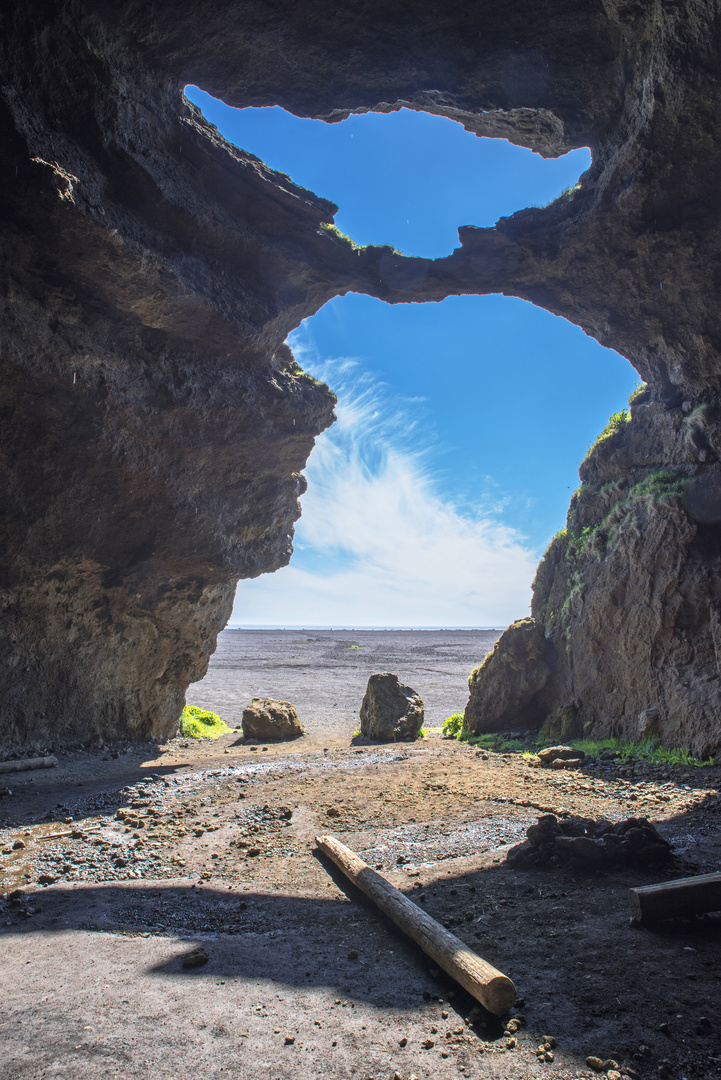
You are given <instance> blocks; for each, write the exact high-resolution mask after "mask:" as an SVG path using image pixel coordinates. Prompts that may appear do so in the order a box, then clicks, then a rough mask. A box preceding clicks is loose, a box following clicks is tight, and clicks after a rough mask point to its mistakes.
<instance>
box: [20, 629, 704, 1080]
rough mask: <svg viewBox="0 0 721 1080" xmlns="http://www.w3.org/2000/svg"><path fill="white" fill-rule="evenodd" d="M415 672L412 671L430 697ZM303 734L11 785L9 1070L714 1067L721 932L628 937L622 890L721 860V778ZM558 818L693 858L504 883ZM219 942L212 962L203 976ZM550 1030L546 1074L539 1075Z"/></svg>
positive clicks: (566, 1078)
mask: <svg viewBox="0 0 721 1080" xmlns="http://www.w3.org/2000/svg"><path fill="white" fill-rule="evenodd" d="M355 651H356V652H357V651H358V650H355ZM316 670H319V669H316ZM416 676H417V677H416V679H415V680H414V678H413V673H412V672H410V673H409V672H408V671H404V672H403V677H404V678H406V679H408V681H409V682H411V685H417V687H418V689H419V690H420V691H421V693H423V687H422V685H421V682H420V677H419V673H416ZM257 692H258V693H265V692H266V686H262V687H261V686H259V687H258V691H257ZM203 703H204V704H212V702H209V701H208V699H207V698H205V699H204V700H203ZM358 703H359V699H358ZM460 704H461V705H462V701H461V702H460ZM299 711H300V710H299ZM301 719H305V720H306V722H307V719H308V718H307V716H306V717H303V715H302V713H301ZM350 722H351V721H349V723H350ZM309 728H310V733H309V735H308V736H306V737H305V738H303V739H300V740H296V741H295V742H293V743H291V744H287V745H283V746H268V748H267V749H264V748H263V747H257V748H251V747H250V746H248V745H246V744H244V743H243V742H242V740H241V739H240V736H239V733H236V732H234V733H232V734H229V735H227V736H224V737H223V738H221V739H220V740H218V741H217V742H215V743H206V742H199V743H190V744H188V745H185V740H172V741H171V742H170V743H168V744H167V745H165V746H162V747H147V746H146V747H134V748H133V747H131V748H125V749H126V752H122V753H120V752H119V749H118V748H115V749H114V750H113V749H112V748H109V749H106V750H98V751H97V752H95V751H93V752H90V751H81V752H79V753H77V754H74V755H71V754H65V755H60V757H61V760H60V766H59V767H58V769H53V770H47V771H43V772H36V773H24V774H18V775H17V776H15V777H13V779H12V781H11V782H10V785H9V786H10V787H11V788H12V791H13V794H12V795H10V796H6V797H4V798H3V799H2V801H1V802H0V808H1V810H0V812H1V813H2V814H3V815H4V818H3V828H2V830H1V832H0V848H1V849H2V854H0V864H1V866H2V869H1V870H0V879H1V880H2V892H3V894H4V895H5V896H6V899H5V900H4V901H0V922H1V923H2V927H1V929H0V935H1V936H0V950H1V953H0V955H2V961H3V962H2V967H1V968H0V982H1V984H2V997H1V998H0V1038H1V1039H2V1045H3V1054H2V1061H1V1063H0V1077H2V1078H3V1080H26V1078H27V1080H29V1078H31V1077H32V1078H36V1077H38V1078H39V1077H43V1078H45V1077H47V1078H50V1077H53V1078H55V1077H67V1078H73V1080H76V1078H79V1080H84V1078H90V1077H93V1078H94V1077H99V1076H105V1075H109V1076H119V1077H123V1078H126V1077H127V1078H129V1077H132V1078H135V1077H148V1078H155V1077H171V1076H172V1077H176V1076H177V1075H178V1074H179V1073H180V1072H182V1073H184V1074H187V1075H191V1076H193V1077H197V1078H206V1077H216V1076H217V1077H220V1075H221V1073H222V1075H223V1076H224V1077H225V1076H230V1077H233V1076H236V1077H244V1078H245V1077H248V1078H251V1077H253V1078H255V1077H260V1078H267V1080H277V1078H283V1080H285V1078H288V1080H290V1078H291V1077H292V1078H293V1080H298V1078H305V1077H324V1078H325V1077H328V1078H332V1077H336V1078H338V1080H350V1078H353V1080H368V1078H370V1077H373V1078H374V1080H378V1078H379V1077H383V1078H388V1080H392V1078H393V1077H394V1075H395V1074H396V1073H397V1074H398V1075H399V1076H400V1077H401V1078H402V1080H409V1078H410V1077H411V1076H413V1075H415V1076H416V1077H418V1078H419V1080H425V1078H428V1080H430V1078H440V1080H446V1078H450V1077H459V1076H468V1077H497V1078H508V1080H523V1078H534V1080H541V1078H545V1080H573V1078H576V1077H590V1076H593V1075H596V1074H595V1073H594V1072H593V1070H592V1069H591V1068H589V1067H588V1066H587V1065H586V1064H585V1061H586V1058H587V1057H588V1056H589V1055H593V1056H596V1057H598V1058H599V1059H601V1060H602V1061H605V1062H609V1061H611V1060H613V1061H615V1062H616V1063H618V1065H619V1067H620V1069H619V1071H621V1072H622V1073H623V1072H625V1074H626V1075H627V1076H630V1077H633V1076H640V1077H642V1078H643V1080H649V1078H656V1077H670V1078H672V1080H680V1078H682V1077H686V1078H688V1080H707V1078H711V1077H713V1076H717V1075H721V1040H720V1039H719V1029H720V1028H721V1008H720V1004H721V985H720V983H719V975H718V972H719V964H718V960H719V953H720V952H721V932H720V929H719V919H718V917H717V916H708V917H705V918H699V919H697V920H695V921H693V922H682V923H674V924H669V925H665V926H662V927H661V928H659V929H657V930H655V931H650V930H639V929H632V928H631V927H630V925H629V917H628V916H629V908H628V900H627V890H628V888H629V886H632V885H638V884H646V883H651V882H652V881H655V880H661V879H663V878H671V877H676V876H682V875H685V874H692V873H701V872H705V871H708V870H712V869H716V868H717V867H718V855H719V844H718V828H717V821H718V815H719V812H720V809H719V808H720V806H721V803H720V802H719V798H718V794H717V789H718V784H719V780H720V779H721V769H719V768H716V767H712V768H707V769H696V770H684V769H654V768H651V767H648V766H643V767H636V768H635V769H625V768H622V767H619V766H617V765H616V764H614V763H612V762H608V763H603V764H595V763H590V764H587V765H586V766H585V767H584V769H583V770H581V771H579V772H563V771H561V772H553V771H551V770H545V769H541V768H538V767H535V765H534V763H531V762H528V761H526V760H524V758H523V756H522V755H520V754H488V753H486V752H481V751H475V750H473V749H470V748H469V747H467V746H464V745H462V744H459V743H456V742H452V741H448V740H445V739H443V738H441V736H440V735H431V736H430V737H429V738H428V739H426V740H421V741H419V742H418V743H415V744H412V745H396V746H393V745H391V746H351V745H349V733H348V732H345V733H344V734H343V735H342V736H341V735H340V734H336V735H333V733H332V732H329V731H328V730H326V731H325V732H323V731H321V732H320V733H319V732H318V731H317V730H316V731H314V730H313V724H312V723H311V724H309ZM111 752H115V753H118V757H112V756H111ZM621 772H624V773H626V774H627V775H620V773H621ZM118 810H121V816H120V818H119V817H118V816H117V812H118ZM549 812H550V813H555V814H557V815H558V816H559V817H564V816H566V815H577V816H579V817H585V818H594V819H599V818H607V819H609V820H611V821H616V820H620V819H623V818H627V817H629V816H632V815H633V816H646V817H648V818H650V819H651V820H652V821H653V822H654V824H655V825H656V827H657V828H658V829H659V831H660V833H661V834H662V835H663V836H664V837H665V838H666V839H667V840H668V841H670V842H671V844H672V847H673V852H674V859H673V861H672V862H671V863H670V864H669V865H668V866H667V867H665V868H664V869H663V870H649V869H645V868H644V869H642V868H640V867H639V868H634V867H625V868H618V869H606V870H603V871H599V870H593V869H588V868H586V867H583V866H581V865H579V866H575V867H568V866H566V867H563V866H553V865H551V866H546V867H543V868H533V869H518V868H514V867H513V866H511V865H509V864H508V863H507V861H506V855H507V852H508V851H509V850H510V848H511V847H512V846H513V845H515V844H517V843H519V841H521V840H522V839H523V838H524V836H525V831H526V829H527V828H528V827H529V826H530V825H531V824H532V823H534V822H535V821H536V819H537V818H538V816H539V815H541V814H543V813H549ZM70 819H72V820H70ZM121 819H124V820H121ZM73 830H75V832H76V835H73ZM328 832H332V833H333V834H335V835H337V836H339V837H340V838H341V839H342V841H343V842H344V843H345V844H347V845H348V846H350V847H351V848H353V849H354V850H356V851H357V852H359V853H360V854H361V855H362V857H363V858H365V859H366V861H367V862H369V863H370V864H371V865H373V866H378V867H380V868H381V872H382V873H384V875H385V876H386V877H387V878H388V879H389V880H390V881H391V882H393V883H394V884H395V885H396V886H398V887H399V888H401V889H403V891H404V892H406V893H407V895H409V896H410V897H411V898H412V899H413V900H414V901H415V902H417V903H418V904H420V905H421V906H423V907H424V909H425V910H426V911H428V912H429V913H430V914H431V915H432V916H434V917H435V918H436V919H438V920H439V921H441V922H442V923H444V925H446V926H448V927H450V928H451V929H452V930H453V931H454V932H455V933H456V934H457V935H458V936H459V937H460V938H462V939H463V940H464V941H466V942H467V943H468V944H469V945H470V946H471V947H472V948H474V949H476V950H477V951H478V952H479V953H480V954H481V955H482V956H484V957H485V958H486V959H487V960H488V961H490V962H491V963H493V964H494V965H496V966H497V967H498V968H500V969H501V970H502V971H504V972H505V973H506V974H508V975H509V976H510V977H511V978H512V979H513V980H514V982H515V984H516V987H517V991H518V994H519V998H520V1000H519V1001H518V1002H517V1005H516V1007H515V1009H514V1010H513V1012H512V1015H518V1016H521V1017H522V1018H523V1019H522V1020H521V1021H520V1026H519V1030H518V1031H517V1032H516V1033H514V1034H513V1035H511V1036H507V1035H505V1034H504V1028H505V1024H506V1021H507V1020H508V1018H507V1017H506V1018H503V1019H501V1020H498V1019H497V1018H493V1017H491V1016H489V1015H488V1014H486V1013H484V1012H483V1011H482V1010H474V1002H473V1001H472V999H471V998H470V997H469V996H468V995H467V994H466V993H465V992H464V991H462V990H461V989H460V988H459V987H458V986H456V985H454V984H453V983H452V981H451V980H450V979H448V978H447V977H446V976H445V975H443V974H442V973H440V972H438V971H437V970H436V969H435V968H434V966H433V965H432V964H431V963H430V961H429V960H428V959H427V958H426V957H425V956H424V955H423V953H422V952H421V951H420V950H419V949H418V948H417V947H416V946H415V945H413V944H411V943H409V942H408V941H406V940H405V939H404V938H403V937H402V936H401V935H400V934H399V932H398V931H397V930H395V928H394V927H392V926H391V925H390V924H389V923H387V922H386V920H385V919H383V918H382V917H380V916H379V915H378V913H377V912H376V910H375V909H374V908H372V906H371V905H370V904H369V902H368V901H366V900H365V898H363V897H362V896H360V894H358V893H356V892H355V890H353V888H352V887H351V886H349V885H347V884H346V883H345V882H344V880H343V879H342V877H341V876H340V874H339V873H338V871H337V870H335V868H333V867H332V866H330V865H329V864H327V863H326V862H325V861H324V860H323V859H322V857H320V856H319V855H318V854H317V852H316V851H315V848H314V837H315V836H316V835H317V834H319V833H328ZM56 833H65V834H70V835H63V836H53V834H56ZM18 841H20V842H22V843H23V844H24V845H25V846H24V847H17V848H14V847H13V844H15V843H17V842H18ZM43 881H45V882H51V883H49V884H46V885H43V884H41V882H43ZM18 888H20V890H21V893H22V895H21V896H20V897H18V896H13V892H14V890H16V889H18ZM199 946H200V947H202V948H204V949H205V950H207V952H208V955H209V959H208V961H207V963H205V964H201V965H200V966H197V967H192V968H187V969H183V966H182V964H183V957H184V956H186V955H187V954H189V953H190V952H192V950H194V949H195V948H197V947H199ZM356 952H357V956H354V954H355V953H356ZM546 1035H548V1036H552V1037H553V1039H555V1042H556V1045H555V1047H553V1048H552V1050H551V1051H550V1052H551V1053H552V1054H553V1060H552V1061H548V1060H544V1061H539V1059H538V1054H537V1049H538V1047H539V1045H540V1044H541V1040H542V1038H543V1036H546ZM513 1039H515V1040H516V1042H515V1045H513V1042H512V1040H513ZM402 1040H407V1042H406V1043H405V1044H404V1045H403V1046H402V1045H401V1042H402ZM424 1043H430V1044H432V1045H426V1046H424Z"/></svg>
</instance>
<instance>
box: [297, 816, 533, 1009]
mask: <svg viewBox="0 0 721 1080" xmlns="http://www.w3.org/2000/svg"><path fill="white" fill-rule="evenodd" d="M315 842H316V844H317V845H318V847H319V848H320V850H321V851H322V852H323V854H324V855H327V856H328V858H329V859H332V861H333V862H334V863H335V864H336V866H337V867H339V869H341V870H342V871H343V873H344V874H345V875H346V877H347V878H348V879H349V880H350V881H352V882H353V884H354V885H356V886H357V887H358V888H359V889H360V890H361V891H362V892H364V893H365V894H366V896H367V897H368V898H369V899H370V900H372V901H373V903H374V904H376V905H377V906H378V907H379V908H380V909H381V911H382V912H383V913H384V914H385V915H387V916H388V918H389V919H392V920H393V922H394V923H395V924H396V926H398V927H399V928H400V929H401V930H402V931H403V933H404V934H407V935H408V936H409V937H411V938H413V940H414V941H415V942H416V943H417V944H418V945H420V947H421V948H422V949H423V951H424V952H425V953H427V954H428V956H430V957H431V958H432V959H433V960H435V962H436V963H437V964H438V966H439V967H441V968H443V970H444V971H445V972H447V973H448V974H449V975H450V976H452V978H454V979H455V980H456V982H459V983H460V984H461V986H463V987H465V989H466V990H468V992H469V993H470V994H473V996H474V998H475V999H476V1000H477V1001H480V1003H481V1005H483V1007H484V1008H485V1009H488V1011H489V1012H491V1013H494V1014H495V1015H496V1016H502V1015H503V1014H504V1013H506V1012H508V1010H509V1009H510V1008H511V1006H512V1005H513V1002H514V1001H515V1000H516V988H515V986H514V985H513V983H512V982H511V980H510V979H509V978H508V976H507V975H504V974H503V973H502V972H500V971H498V970H497V969H496V968H494V967H492V966H491V965H490V964H488V963H486V961H485V960H482V959H481V957H480V956H478V955H477V954H476V953H474V952H473V950H472V949H469V948H468V946H467V945H466V944H465V943H464V942H463V941H461V940H460V938H457V937H456V936H455V934H451V933H450V931H449V930H446V929H445V927H443V926H441V925H440V923H437V922H436V920H435V919H432V918H431V917H430V915H427V914H426V913H425V911H421V909H420V908H419V907H417V906H416V904H414V903H413V902H412V901H411V900H409V899H408V897H406V896H404V895H403V893H402V892H399V891H398V889H396V888H394V887H393V886H392V885H391V884H390V882H389V881H386V879H385V878H384V877H382V876H381V875H380V874H377V873H376V872H375V870H371V868H370V866H368V864H367V863H364V862H363V860H362V859H360V858H359V857H358V856H357V855H356V854H355V852H353V851H351V849H350V848H347V847H346V846H345V845H344V844H341V843H340V841H338V840H336V839H335V837H334V836H316V838H315Z"/></svg>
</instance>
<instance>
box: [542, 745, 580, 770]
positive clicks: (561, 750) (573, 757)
mask: <svg viewBox="0 0 721 1080" xmlns="http://www.w3.org/2000/svg"><path fill="white" fill-rule="evenodd" d="M585 756H586V755H585V754H584V752H583V750H574V749H573V747H572V746H546V747H545V748H544V749H543V750H539V751H538V759H539V761H540V762H541V764H542V765H553V763H554V762H555V761H574V762H576V761H581V762H582V761H583V759H584V758H585ZM556 768H563V766H562V765H561V766H556Z"/></svg>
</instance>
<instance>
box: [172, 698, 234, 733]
mask: <svg viewBox="0 0 721 1080" xmlns="http://www.w3.org/2000/svg"><path fill="white" fill-rule="evenodd" d="M226 731H232V728H229V727H228V725H227V724H226V723H225V721H224V720H221V719H220V717H219V716H218V714H217V713H214V712H210V711H209V710H208V709H200V708H198V706H197V705H186V706H185V708H184V709H183V712H182V714H181V716H180V734H181V735H182V736H183V738H185V739H218V738H219V737H220V736H221V735H225V733H226Z"/></svg>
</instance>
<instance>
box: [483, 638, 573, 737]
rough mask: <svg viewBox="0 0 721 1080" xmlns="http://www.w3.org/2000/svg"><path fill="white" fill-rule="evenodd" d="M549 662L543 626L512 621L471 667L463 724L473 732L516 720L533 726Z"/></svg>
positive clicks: (495, 728)
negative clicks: (473, 666) (479, 660)
mask: <svg viewBox="0 0 721 1080" xmlns="http://www.w3.org/2000/svg"><path fill="white" fill-rule="evenodd" d="M551 662H552V647H551V646H550V645H549V643H548V641H547V640H546V635H545V630H544V627H543V625H542V624H541V623H537V622H536V621H535V620H534V619H519V620H518V621H517V622H515V623H513V624H512V625H511V626H509V627H508V629H507V630H505V631H504V632H503V634H502V635H501V637H500V638H499V639H498V641H497V642H496V644H495V645H494V647H493V649H492V650H491V652H490V653H489V654H488V656H487V657H486V658H485V660H484V661H483V663H482V664H481V665H480V667H477V668H475V669H474V670H473V671H472V672H471V675H470V678H469V680H468V688H469V691H470V697H469V699H468V704H467V705H466V711H465V719H464V726H465V727H467V728H468V729H469V730H470V731H472V732H474V734H476V735H480V734H482V733H484V732H487V731H507V730H509V729H510V728H514V727H518V726H519V724H523V725H526V724H527V725H533V726H535V727H538V726H539V725H540V723H541V721H542V719H543V715H544V711H543V709H542V708H541V707H540V706H539V704H538V700H537V695H538V693H539V692H540V691H541V690H543V688H544V687H545V685H546V683H547V681H548V677H549V675H550V672H551V667H550V664H551Z"/></svg>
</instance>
